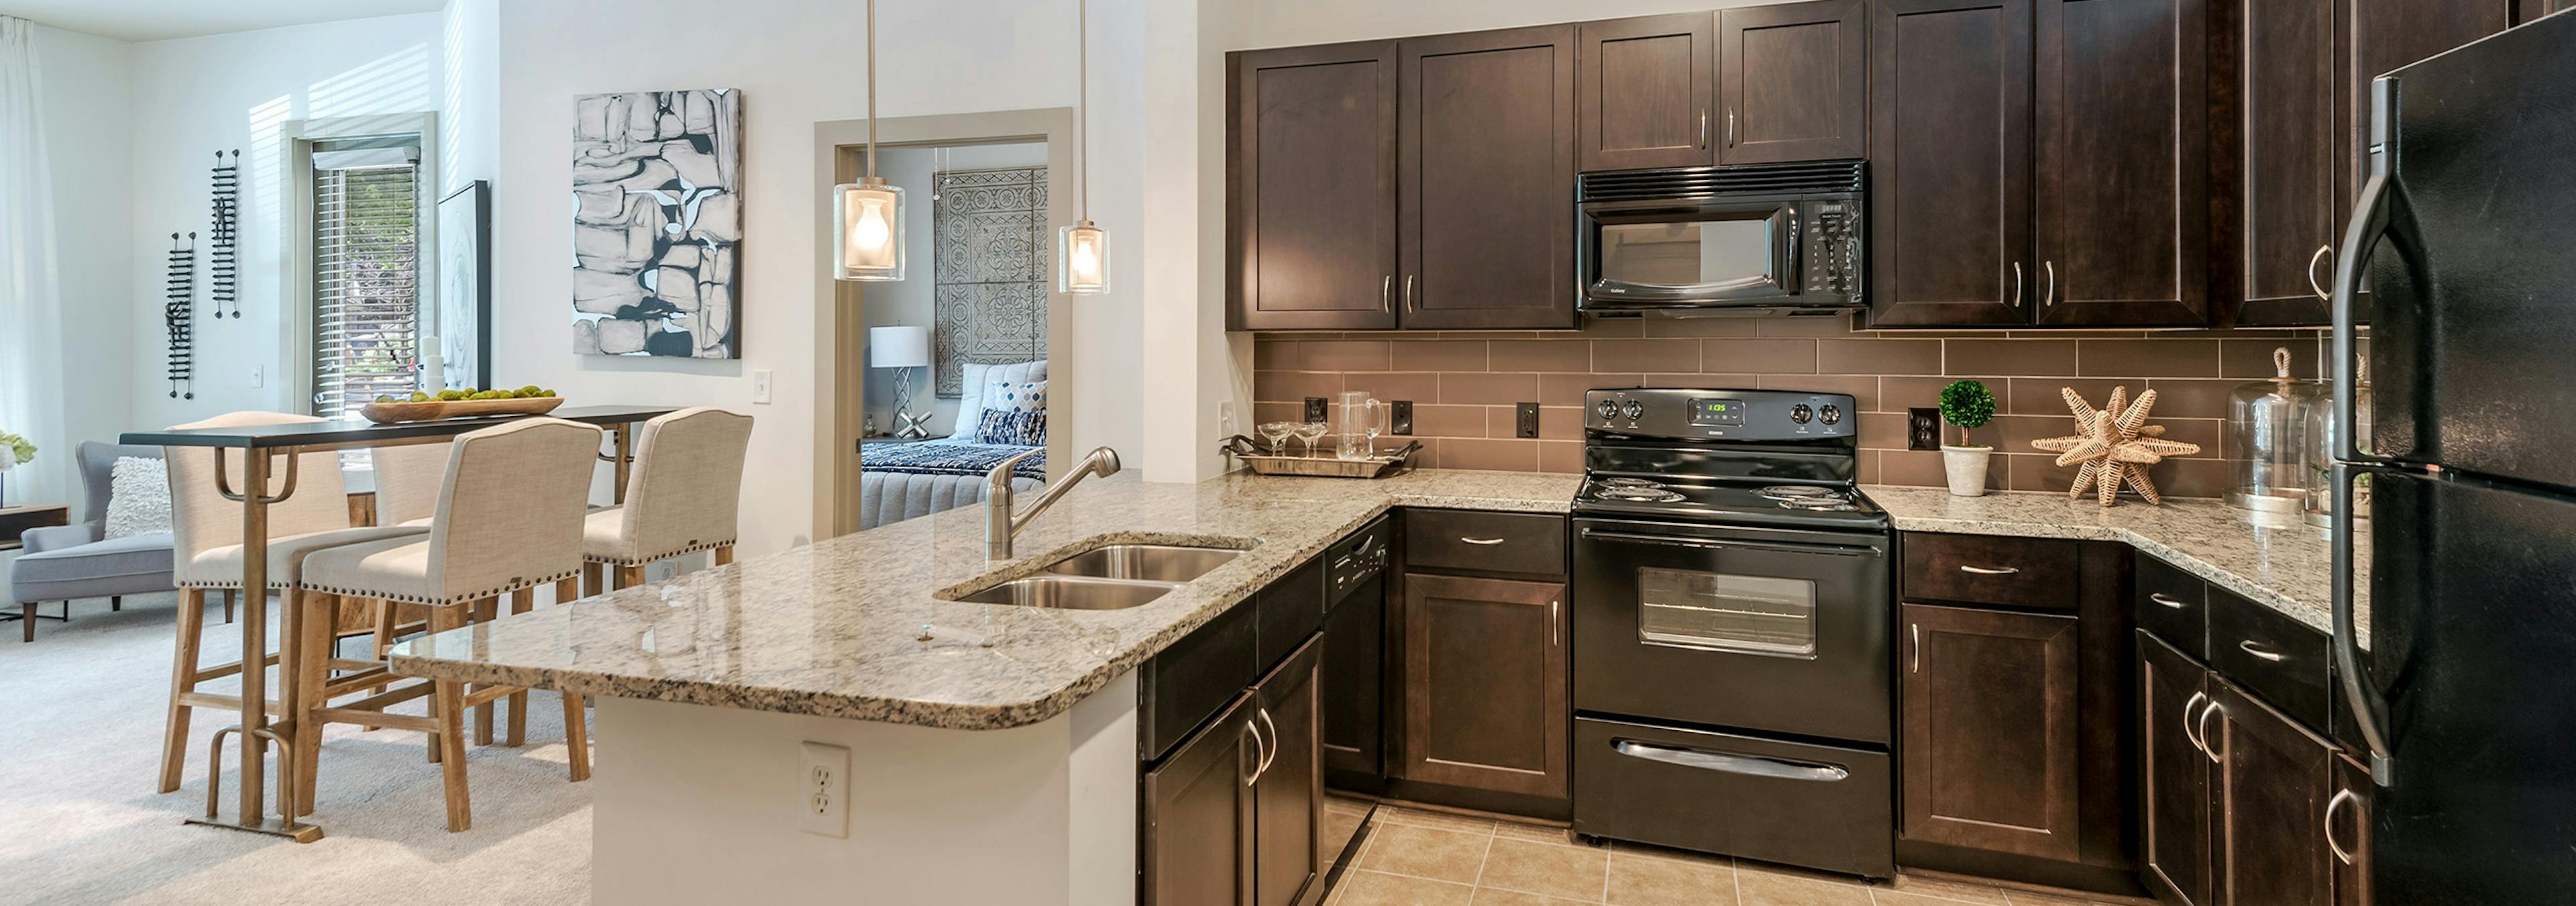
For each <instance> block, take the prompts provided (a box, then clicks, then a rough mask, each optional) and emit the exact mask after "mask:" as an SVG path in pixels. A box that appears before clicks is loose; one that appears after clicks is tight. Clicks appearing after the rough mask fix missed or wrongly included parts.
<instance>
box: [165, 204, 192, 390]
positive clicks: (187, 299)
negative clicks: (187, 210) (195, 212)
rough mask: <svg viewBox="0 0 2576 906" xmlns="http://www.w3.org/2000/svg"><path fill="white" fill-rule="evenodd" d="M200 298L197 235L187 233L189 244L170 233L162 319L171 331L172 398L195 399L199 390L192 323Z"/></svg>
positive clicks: (177, 235) (170, 376) (170, 373)
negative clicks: (195, 378)
mask: <svg viewBox="0 0 2576 906" xmlns="http://www.w3.org/2000/svg"><path fill="white" fill-rule="evenodd" d="M196 295H197V234H195V233H190V234H188V241H187V244H186V245H181V244H180V243H179V234H177V233H172V234H170V281H169V283H168V289H167V290H166V291H165V293H164V299H165V300H166V301H164V302H163V303H162V305H161V320H162V322H163V324H164V325H166V326H167V327H168V329H169V331H170V358H169V378H170V398H171V399H178V398H179V397H180V396H181V395H182V392H183V391H184V392H185V395H186V396H187V398H188V399H196V398H197V391H196V388H195V387H193V386H192V385H190V383H189V382H190V380H191V379H193V378H194V376H195V368H196V325H195V324H194V323H193V321H192V317H193V315H194V313H195V312H194V309H195V308H196Z"/></svg>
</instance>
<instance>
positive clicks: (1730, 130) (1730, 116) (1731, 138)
mask: <svg viewBox="0 0 2576 906" xmlns="http://www.w3.org/2000/svg"><path fill="white" fill-rule="evenodd" d="M1726 146H1727V147H1729V148H1732V147H1735V108H1733V107H1729V108H1727V109H1726Z"/></svg>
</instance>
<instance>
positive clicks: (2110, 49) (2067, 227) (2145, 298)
mask: <svg viewBox="0 0 2576 906" xmlns="http://www.w3.org/2000/svg"><path fill="white" fill-rule="evenodd" d="M2037 22H2038V27H2037V40H2036V42H2035V44H2034V52H2035V53H2036V54H2037V57H2038V59H2037V63H2038V71H2039V73H2040V77H2039V79H2038V80H2037V82H2036V84H2035V85H2034V88H2035V89H2036V92H2037V94H2036V97H2035V99H2034V105H2033V108H2034V116H2033V119H2032V128H2033V129H2035V130H2036V137H2037V141H2038V148H2039V154H2038V159H2037V161H2036V162H2035V163H2036V165H2037V170H2036V175H2037V178H2038V191H2037V194H2036V195H2035V197H2034V201H2035V205H2036V207H2035V208H2034V212H2033V215H2032V221H2031V223H2032V231H2033V235H2032V242H2033V247H2032V257H2034V258H2037V259H2038V265H2037V267H2038V273H2037V275H2036V276H2037V278H2038V282H2037V283H2035V284H2034V285H2033V286H2032V290H2033V296H2032V298H2033V299H2035V300H2036V305H2037V308H2036V309H2035V310H2036V311H2037V312H2038V313H2039V321H2040V323H2042V324H2065V325H2094V326H2135V327H2195V326H2204V325H2206V324H2207V323H2208V322H2209V163H2208V161H2209V154H2208V148H2209V100H2208V94H2207V90H2206V84H2207V82H2206V79H2205V77H2204V75H2203V70H2202V66H2203V61H2204V60H2205V59H2206V57H2207V54H2208V42H2209V17H2208V8H2207V4H2206V0H2039V6H2038V9H2037Z"/></svg>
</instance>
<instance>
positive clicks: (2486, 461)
mask: <svg viewBox="0 0 2576 906" xmlns="http://www.w3.org/2000/svg"><path fill="white" fill-rule="evenodd" d="M2368 138H2369V141H2370V142H2371V143H2372V144H2373V146H2374V149H2373V164H2372V167H2371V171H2372V172H2371V175H2370V179H2369V182H2368V184H2367V186H2366V187H2365V188H2364V190H2363V193H2362V201H2361V203H2360V204H2359V205H2358V206H2357V207H2356V209H2355V211H2354V215H2353V220H2352V222H2351V224H2350V226H2349V228H2348V230H2347V232H2346V233H2345V236H2344V243H2343V246H2342V248H2341V249H2340V252H2341V258H2340V259H2339V261H2338V263H2337V265H2336V269H2335V270H2336V276H2335V280H2336V285H2335V290H2334V294H2333V300H2334V308H2335V343H2334V345H2335V352H2336V359H2337V362H2336V364H2335V369H2336V373H2335V383H2336V406H2337V410H2338V411H2337V412H2336V413H2335V415H2336V423H2335V424H2336V427H2335V443H2336V445H2337V447H2338V449H2337V451H2336V458H2337V459H2338V460H2339V462H2338V464H2337V465H2335V466H2334V469H2333V472H2334V481H2335V484H2334V494H2335V519H2336V522H2335V527H2334V537H2335V573H2336V575H2335V582H2334V591H2335V594H2334V610H2335V630H2336V632H2335V649H2336V650H2335V661H2336V673H2337V674H2338V676H2339V684H2340V685H2341V687H2342V692H2343V694H2344V695H2345V696H2347V697H2348V698H2349V699H2350V704H2351V706H2352V707H2351V711H2352V712H2354V713H2355V714H2356V715H2357V717H2356V721H2355V722H2356V724H2357V726H2356V727H2355V729H2357V730H2358V731H2359V735H2360V736H2361V737H2362V738H2363V739H2364V740H2366V741H2367V747H2368V748H2369V750H2370V751H2369V752H2367V753H2366V754H2367V755H2368V760H2369V762H2370V766H2371V773H2372V777H2373V780H2374V781H2375V782H2376V784H2377V785H2378V789H2377V790H2376V791H2375V794H2374V801H2373V803H2372V806H2371V809H2370V812H2371V830H2372V834H2371V845H2372V855H2371V859H2372V871H2371V878H2372V889H2373V892H2374V894H2375V899H2376V901H2377V902H2380V903H2402V904H2408V906H2444V904H2481V906H2483V904H2504V903H2564V902H2570V901H2571V900H2576V14H2569V15H2559V16H2554V17H2551V18H2547V19H2542V20H2540V21H2537V22H2533V23H2530V24H2527V25H2524V26H2522V27H2520V28H2515V29H2512V30H2509V31H2506V32H2503V33H2501V34H2497V35H2494V36H2492V37H2489V38H2487V39H2486V40H2483V41H2479V42H2477V43H2475V44H2470V45H2468V46H2466V47H2462V48H2460V49H2458V50H2454V51H2452V52H2450V53H2446V54H2443V55H2441V56H2438V57H2433V58H2431V59H2428V60H2425V61H2423V62H2421V63H2417V64H2415V65H2413V66H2408V67H2406V68H2404V69H2400V70H2397V71H2395V72H2393V73H2390V74H2388V75H2386V76H2383V77H2381V78H2380V79H2379V80H2378V82H2377V83H2376V84H2375V85H2374V95H2373V99H2372V116H2371V127H2370V135H2369V137H2368ZM2365 289H2366V290H2367V292H2364V290H2365ZM2365 317H2366V318H2367V322H2368V325H2369V328H2368V329H2369V331H2370V334H2369V336H2368V338H2367V343H2368V349H2367V352H2368V356H2367V367H2368V368H2369V370H2370V377H2371V380H2372V384H2373V389H2372V392H2373V400H2372V403H2371V415H2372V423H2371V425H2370V428H2369V435H2368V437H2367V438H2361V439H2360V440H2361V442H2360V443H2356V442H2355V441H2356V435H2355V431H2354V424H2355V418H2354V416H2355V415H2356V414H2357V412H2356V411H2355V408H2354V402H2353V400H2354V389H2355V387H2354V385H2355V381H2356V374H2355V362H2356V354H2357V353H2360V352H2362V351H2363V350H2361V349H2360V348H2358V346H2359V342H2360V341H2359V339H2358V338H2357V337H2356V335H2355V326H2356V323H2357V322H2358V321H2359V320H2360V319H2362V318H2365ZM2363 476H2367V481H2368V485H2369V489H2370V492H2371V495H2372V497H2373V498H2374V500H2373V505H2372V518H2370V519H2369V520H2367V530H2368V531H2367V536H2368V538H2369V541H2368V544H2369V555H2370V560H2369V572H2370V575H2369V583H2370V599H2369V616H2368V620H2369V625H2370V630H2371V631H2370V643H2369V646H2368V650H2366V651H2365V650H2361V649H2360V648H2359V647H2358V646H2357V645H2356V644H2355V642H2356V639H2355V635H2356V633H2355V632H2354V630H2355V628H2356V627H2355V625H2354V624H2355V614H2354V611H2355V609H2356V608H2355V607H2354V600H2353V596H2352V591H2353V584H2354V579H2353V576H2354V573H2353V567H2354V566H2355V563H2354V559H2353V553H2354V551H2353V548H2352V545H2353V543H2354V540H2353V539H2354V538H2355V536H2356V535H2357V534H2359V533H2358V532H2356V531H2355V529H2356V526H2355V524H2354V520H2353V519H2352V518H2351V513H2352V501H2351V496H2352V493H2351V491H2352V488H2351V482H2352V480H2354V479H2356V478H2361V477H2363Z"/></svg>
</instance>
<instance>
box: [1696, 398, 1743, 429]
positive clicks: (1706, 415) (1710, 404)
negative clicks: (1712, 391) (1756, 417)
mask: <svg viewBox="0 0 2576 906" xmlns="http://www.w3.org/2000/svg"><path fill="white" fill-rule="evenodd" d="M1690 423H1691V424H1694V425H1713V426H1717V427H1722V428H1733V427H1742V426H1743V425H1744V401H1743V400H1736V399H1724V398H1714V397H1713V398H1707V399H1695V400H1691V412H1690Z"/></svg>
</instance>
